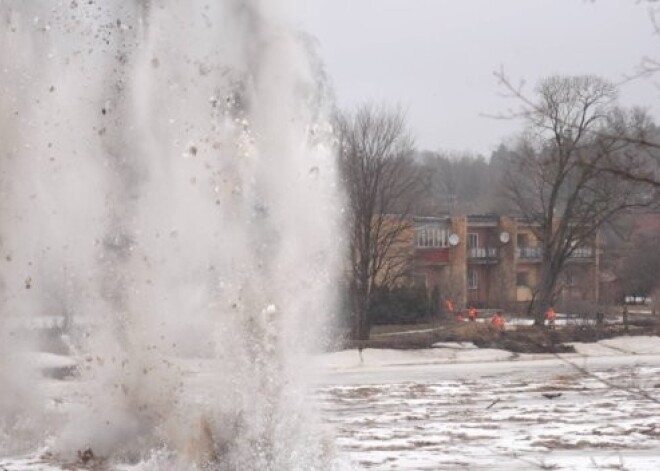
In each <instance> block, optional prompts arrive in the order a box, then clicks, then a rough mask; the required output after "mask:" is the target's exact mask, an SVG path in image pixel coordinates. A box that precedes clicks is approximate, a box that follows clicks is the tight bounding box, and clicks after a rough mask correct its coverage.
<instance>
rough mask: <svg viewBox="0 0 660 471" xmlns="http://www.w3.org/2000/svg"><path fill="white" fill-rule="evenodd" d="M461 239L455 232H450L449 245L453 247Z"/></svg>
mask: <svg viewBox="0 0 660 471" xmlns="http://www.w3.org/2000/svg"><path fill="white" fill-rule="evenodd" d="M460 241H461V239H460V237H458V235H457V234H452V235H450V236H449V245H451V246H452V247H455V246H457V245H458V243H459V242H460Z"/></svg>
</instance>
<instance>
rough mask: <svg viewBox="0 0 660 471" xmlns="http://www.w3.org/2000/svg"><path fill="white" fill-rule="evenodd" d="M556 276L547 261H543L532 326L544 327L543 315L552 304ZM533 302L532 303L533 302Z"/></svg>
mask: <svg viewBox="0 0 660 471" xmlns="http://www.w3.org/2000/svg"><path fill="white" fill-rule="evenodd" d="M556 284H557V276H556V274H554V272H553V267H552V264H551V262H550V261H549V260H546V259H545V258H544V259H543V262H542V266H541V281H540V283H539V291H538V295H537V296H536V299H535V300H534V301H535V304H536V306H535V307H534V310H533V312H534V325H535V326H536V327H543V326H544V325H545V313H546V312H547V311H548V309H549V308H550V307H551V306H552V305H553V304H554V292H555V285H556ZM534 301H533V302H534Z"/></svg>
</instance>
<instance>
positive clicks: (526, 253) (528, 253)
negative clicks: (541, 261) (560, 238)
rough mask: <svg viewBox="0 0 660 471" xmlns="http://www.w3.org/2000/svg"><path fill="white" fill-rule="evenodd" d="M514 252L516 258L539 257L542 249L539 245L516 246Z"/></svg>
mask: <svg viewBox="0 0 660 471" xmlns="http://www.w3.org/2000/svg"><path fill="white" fill-rule="evenodd" d="M516 254H517V255H518V258H541V255H542V254H543V250H542V249H541V247H518V248H517V249H516Z"/></svg>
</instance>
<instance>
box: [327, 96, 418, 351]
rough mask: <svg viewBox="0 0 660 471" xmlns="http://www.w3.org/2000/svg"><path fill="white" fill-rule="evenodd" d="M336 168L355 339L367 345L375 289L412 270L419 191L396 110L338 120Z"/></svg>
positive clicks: (365, 110)
mask: <svg viewBox="0 0 660 471" xmlns="http://www.w3.org/2000/svg"><path fill="white" fill-rule="evenodd" d="M335 126H336V130H337V136H338V139H339V159H340V168H341V172H342V177H343V181H344V185H345V187H346V191H347V194H348V208H349V214H348V220H349V226H350V235H349V244H348V245H349V250H350V258H349V259H350V278H351V280H350V297H351V305H352V310H353V313H352V314H353V338H354V339H356V340H360V341H363V340H367V339H368V338H369V331H370V323H369V318H368V313H369V306H370V303H371V299H372V295H373V293H374V290H375V288H376V287H383V286H392V285H393V284H395V283H396V282H397V281H398V280H399V279H400V278H401V277H402V276H403V275H404V274H406V272H407V270H408V268H409V267H410V263H411V257H410V253H409V251H408V250H406V248H407V247H409V245H410V241H409V240H408V238H409V237H410V229H411V224H412V221H411V217H410V210H411V207H412V204H413V201H414V199H415V193H416V191H417V188H418V178H417V172H416V167H415V166H414V165H413V163H412V161H411V156H412V153H413V142H412V139H411V138H410V136H409V134H408V131H407V129H406V124H405V119H404V115H403V113H402V111H401V110H400V109H398V108H397V109H392V108H387V107H385V106H376V105H363V106H360V107H359V108H357V110H356V111H355V112H353V113H346V114H339V115H338V116H337V118H336V123H335Z"/></svg>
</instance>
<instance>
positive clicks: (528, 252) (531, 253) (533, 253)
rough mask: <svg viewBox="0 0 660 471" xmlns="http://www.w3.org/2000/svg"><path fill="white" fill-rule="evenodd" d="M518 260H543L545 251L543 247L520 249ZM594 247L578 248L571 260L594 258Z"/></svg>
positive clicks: (517, 252)
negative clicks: (542, 256)
mask: <svg viewBox="0 0 660 471" xmlns="http://www.w3.org/2000/svg"><path fill="white" fill-rule="evenodd" d="M516 254H517V256H518V258H526V259H536V258H541V255H543V249H542V248H541V247H533V246H532V247H518V248H517V249H516ZM593 256H594V249H593V247H578V248H576V249H575V250H573V252H572V253H571V255H570V258H593Z"/></svg>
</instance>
